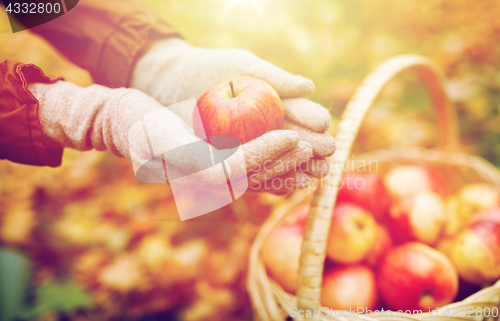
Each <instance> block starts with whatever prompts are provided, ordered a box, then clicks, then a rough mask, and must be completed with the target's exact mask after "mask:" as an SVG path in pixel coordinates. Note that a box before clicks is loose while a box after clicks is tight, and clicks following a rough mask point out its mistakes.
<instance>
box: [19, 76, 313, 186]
mask: <svg viewBox="0 0 500 321" xmlns="http://www.w3.org/2000/svg"><path fill="white" fill-rule="evenodd" d="M28 89H29V90H30V92H31V93H32V94H33V95H34V97H35V98H36V99H37V100H38V101H39V103H40V106H39V110H38V116H39V120H40V124H41V128H42V131H43V134H44V139H45V143H46V145H47V146H48V147H54V148H57V147H70V148H74V149H78V150H82V151H84V150H90V149H92V148H94V149H97V150H101V151H103V150H110V151H111V152H113V154H115V155H117V156H124V157H126V158H128V159H130V160H131V161H132V162H133V164H134V169H135V170H136V172H137V170H138V169H139V168H140V167H141V166H143V165H145V164H146V166H147V169H148V172H149V173H150V174H153V175H154V176H155V177H158V178H161V177H163V181H166V179H165V162H166V163H167V164H168V170H169V171H174V172H173V173H172V172H168V177H171V174H172V175H173V176H176V177H182V176H183V175H182V173H185V172H188V173H196V175H195V176H190V177H189V178H186V179H184V180H182V179H181V180H179V181H178V182H177V183H176V184H177V187H178V188H184V189H185V190H190V191H191V190H196V189H205V188H217V186H227V183H226V179H225V178H231V177H235V176H238V175H242V174H244V175H245V180H246V173H247V172H250V171H252V172H253V173H254V175H253V177H252V181H251V184H249V185H250V186H251V187H252V186H253V187H254V188H255V186H258V187H256V188H255V189H259V188H260V187H261V186H260V185H259V184H260V183H262V182H264V181H265V180H269V179H271V178H275V177H281V178H283V179H287V181H286V182H287V186H286V187H285V186H283V187H280V189H274V190H271V191H274V192H279V191H284V190H288V189H294V188H303V187H306V186H307V184H308V183H309V179H308V176H307V175H306V174H304V173H302V172H300V171H291V169H293V168H295V167H296V166H297V165H296V164H301V163H304V162H308V161H309V160H310V158H311V157H312V147H311V145H310V144H308V143H305V142H303V141H301V140H300V139H299V135H298V134H297V133H296V132H294V131H292V130H276V131H272V132H269V133H267V134H265V135H263V136H261V137H259V138H257V139H255V140H253V141H251V142H248V143H246V144H244V145H243V146H242V150H243V155H244V161H239V160H238V159H237V157H235V156H234V155H233V156H231V157H229V158H228V159H227V164H228V166H227V172H228V173H227V176H224V175H222V176H221V173H220V170H218V169H216V168H213V167H211V168H208V169H206V170H203V171H198V170H197V169H199V168H206V167H203V166H205V165H206V164H205V165H204V164H203V160H202V159H199V158H197V157H196V155H197V154H196V151H194V153H191V154H190V153H185V154H182V155H180V157H179V155H177V157H169V156H165V157H162V154H163V153H164V152H166V151H170V150H173V149H175V148H177V147H181V146H186V145H188V144H190V143H194V142H198V145H196V146H197V148H200V145H199V144H200V143H201V144H205V145H207V143H206V142H204V141H200V140H199V139H198V138H197V137H195V136H194V135H193V133H192V129H191V128H190V127H189V126H188V125H186V123H185V122H184V121H183V120H182V119H181V118H180V117H178V116H177V115H176V114H175V113H173V112H172V111H170V110H169V109H168V108H165V107H163V106H162V105H160V104H159V103H158V102H157V101H156V100H154V99H152V98H151V97H149V96H148V95H146V94H144V93H142V92H140V91H138V90H135V89H124V88H120V89H110V88H107V87H103V86H99V85H93V86H90V87H87V88H81V87H78V86H76V85H74V84H72V83H69V82H65V81H58V82H56V83H54V84H42V83H35V84H30V85H29V86H28ZM195 104H196V101H195V100H194V99H192V100H190V101H186V102H183V103H180V104H177V105H176V106H174V108H182V109H189V108H191V109H193V108H194V105H195ZM146 135H147V136H146ZM146 137H147V140H146ZM202 148H203V146H202ZM207 150H208V149H207ZM162 158H164V159H162ZM319 170H320V169H319V168H318V166H312V167H310V168H309V172H310V173H311V174H312V175H316V176H320V175H322V174H320V173H319V172H318V171H319ZM177 171H178V172H177ZM221 177H222V178H223V179H222V180H221V179H220V178H221ZM224 177H225V178H224ZM226 188H227V187H226ZM264 191H268V190H265V189H264Z"/></svg>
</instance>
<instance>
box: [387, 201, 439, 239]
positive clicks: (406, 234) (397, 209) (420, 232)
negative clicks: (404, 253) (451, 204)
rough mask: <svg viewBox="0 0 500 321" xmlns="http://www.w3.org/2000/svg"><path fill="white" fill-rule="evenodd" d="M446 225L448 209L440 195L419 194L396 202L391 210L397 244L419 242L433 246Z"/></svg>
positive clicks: (390, 219) (390, 221)
mask: <svg viewBox="0 0 500 321" xmlns="http://www.w3.org/2000/svg"><path fill="white" fill-rule="evenodd" d="M445 224H446V208H445V204H444V202H443V200H442V199H441V197H440V196H439V195H437V194H436V193H434V192H431V191H423V192H418V193H416V194H410V195H406V196H403V197H401V198H400V199H398V200H396V202H395V203H394V204H393V206H392V207H391V210H390V216H389V226H390V230H391V233H392V235H393V237H394V239H395V241H396V242H404V241H409V240H417V241H421V242H423V243H426V244H429V245H433V244H435V243H436V241H437V240H438V238H439V237H440V236H441V234H442V232H443V230H444V227H445Z"/></svg>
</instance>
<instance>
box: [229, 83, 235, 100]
mask: <svg viewBox="0 0 500 321" xmlns="http://www.w3.org/2000/svg"><path fill="white" fill-rule="evenodd" d="M229 87H231V94H233V98H234V97H236V95H235V94H234V87H233V81H232V80H229Z"/></svg>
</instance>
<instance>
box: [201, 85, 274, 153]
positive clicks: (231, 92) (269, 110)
mask: <svg viewBox="0 0 500 321" xmlns="http://www.w3.org/2000/svg"><path fill="white" fill-rule="evenodd" d="M197 106H198V108H197V109H198V111H199V117H198V113H197V110H196V109H195V110H194V112H193V127H194V132H195V134H196V136H198V137H199V138H201V139H205V138H206V137H205V134H206V136H207V137H208V139H209V142H210V136H231V137H235V138H237V139H238V140H239V141H240V143H241V144H244V143H246V142H248V141H251V140H253V139H255V138H257V137H259V136H261V135H263V134H265V133H267V132H270V131H272V130H275V129H282V128H283V117H284V114H283V106H282V104H281V99H280V97H279V96H278V94H277V93H276V91H275V90H274V88H273V87H271V86H270V85H269V84H268V83H266V82H265V81H263V80H260V79H256V78H252V77H239V78H234V79H232V80H230V81H228V82H225V83H223V84H220V85H218V86H215V87H213V88H212V89H209V90H207V91H206V92H205V93H203V95H201V97H200V98H199V99H198V102H197ZM203 129H204V130H203Z"/></svg>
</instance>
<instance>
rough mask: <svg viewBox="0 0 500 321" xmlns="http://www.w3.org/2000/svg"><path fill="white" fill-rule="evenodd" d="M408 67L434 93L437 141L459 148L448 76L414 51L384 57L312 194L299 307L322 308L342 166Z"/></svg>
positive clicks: (349, 112)
mask: <svg viewBox="0 0 500 321" xmlns="http://www.w3.org/2000/svg"><path fill="white" fill-rule="evenodd" d="M407 70H412V71H414V72H416V73H417V74H418V75H419V76H420V78H421V80H422V81H423V83H424V84H425V85H426V87H427V89H428V91H429V93H430V95H431V97H432V102H433V106H434V109H435V112H436V118H437V123H438V124H437V125H438V135H439V146H440V147H441V148H443V149H445V150H448V151H456V150H457V148H458V142H459V134H458V126H457V117H456V114H455V110H454V109H453V107H452V105H451V103H450V99H449V96H448V93H447V91H446V86H445V78H444V76H443V74H442V72H441V71H440V69H439V68H438V67H437V66H436V65H435V64H434V63H433V62H432V61H430V60H429V59H427V58H425V57H421V56H416V55H403V56H396V57H393V58H390V59H388V60H387V61H385V62H384V63H383V64H381V65H380V66H379V67H378V68H377V69H376V70H375V71H373V72H372V73H371V74H369V75H368V77H367V78H366V79H365V80H364V82H363V83H362V85H361V86H360V87H358V89H357V90H356V92H355V94H354V96H353V97H352V98H351V100H350V101H349V103H348V104H347V107H346V109H345V111H344V113H343V114H342V116H341V118H340V122H339V125H338V131H337V135H336V139H337V151H336V152H335V154H334V155H333V156H331V157H330V158H329V159H328V161H329V163H330V167H331V170H330V172H329V173H328V175H327V176H326V177H325V178H324V180H323V181H321V184H320V186H318V189H317V190H316V191H315V194H314V197H313V199H312V203H311V209H310V211H309V216H308V218H307V223H306V228H305V232H304V240H303V243H302V254H301V257H300V267H299V278H298V281H297V305H298V306H297V308H298V309H299V310H317V309H319V308H320V307H321V283H322V280H323V264H324V262H325V255H326V253H325V252H326V241H327V238H328V232H329V230H330V223H331V219H332V215H333V207H334V206H335V201H336V198H337V192H338V187H339V186H340V181H341V178H342V176H343V173H344V166H345V164H346V162H347V160H348V158H349V155H350V154H351V148H352V145H353V143H354V140H355V138H356V135H357V133H358V130H359V127H360V125H361V122H362V121H363V119H364V117H365V115H366V114H367V112H368V109H369V108H370V107H371V106H372V105H373V102H374V101H375V99H376V98H377V96H378V95H379V94H380V92H381V91H382V90H383V89H384V87H385V86H386V85H387V84H388V83H389V82H390V81H391V80H392V79H394V78H395V77H396V76H398V75H399V74H401V73H403V72H405V71H407ZM312 320H319V318H313V319H312Z"/></svg>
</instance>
